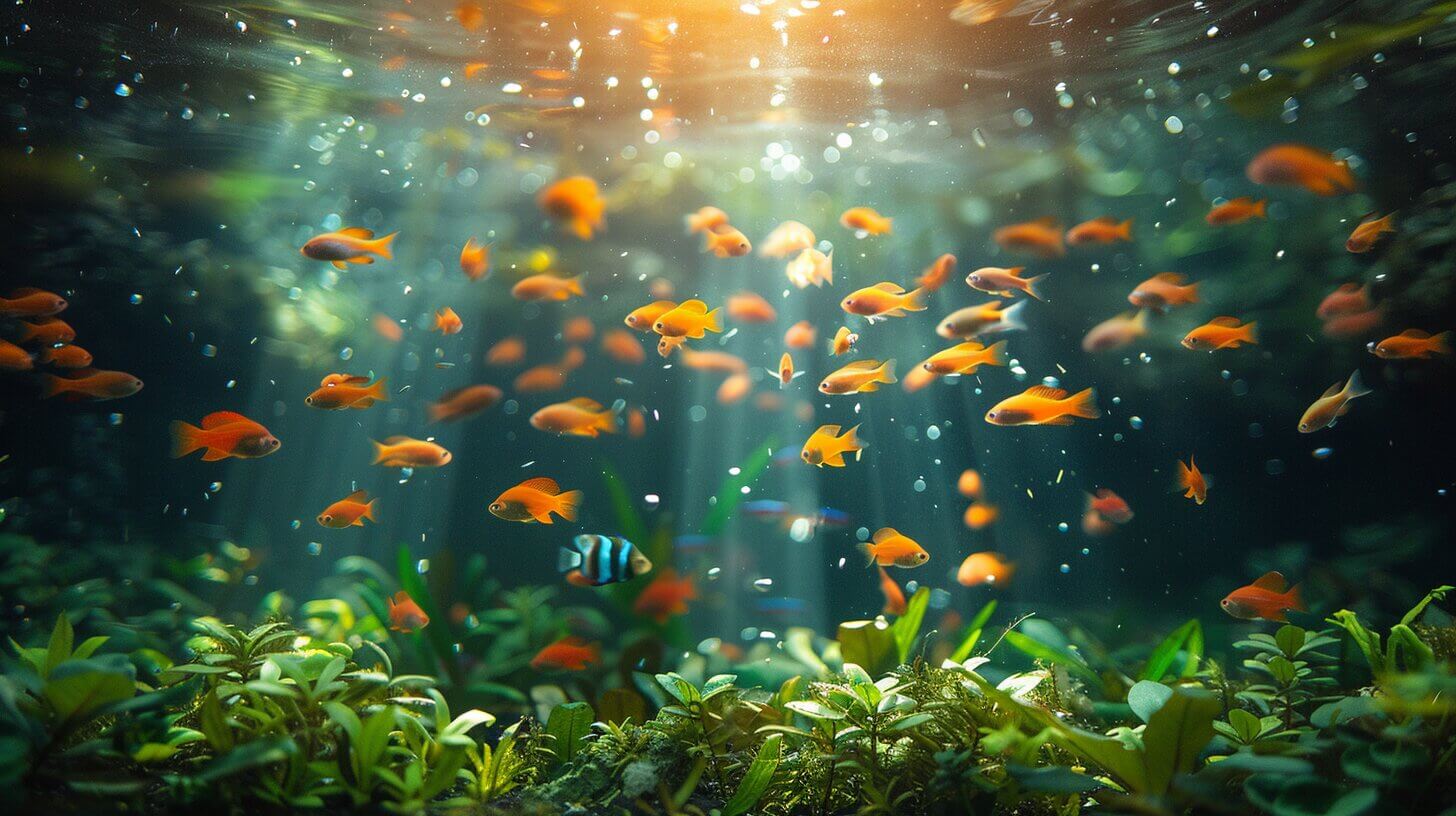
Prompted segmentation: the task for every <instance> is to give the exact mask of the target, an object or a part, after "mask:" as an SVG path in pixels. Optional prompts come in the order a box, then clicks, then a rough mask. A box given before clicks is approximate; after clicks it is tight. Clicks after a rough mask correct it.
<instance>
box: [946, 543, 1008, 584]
mask: <svg viewBox="0 0 1456 816" xmlns="http://www.w3.org/2000/svg"><path fill="white" fill-rule="evenodd" d="M1015 574H1016V564H1014V563H1012V562H1010V561H1007V560H1006V557H1005V556H1003V555H1001V554H1000V553H994V552H978V553H971V554H970V555H968V556H966V560H964V561H962V562H961V565H960V568H959V569H957V570H956V583H958V584H960V585H961V586H968V587H975V586H1005V585H1006V584H1008V583H1010V582H1011V577H1012V576H1013V575H1015Z"/></svg>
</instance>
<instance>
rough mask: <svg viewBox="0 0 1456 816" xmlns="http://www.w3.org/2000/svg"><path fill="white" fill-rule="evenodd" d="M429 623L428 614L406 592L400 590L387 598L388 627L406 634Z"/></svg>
mask: <svg viewBox="0 0 1456 816" xmlns="http://www.w3.org/2000/svg"><path fill="white" fill-rule="evenodd" d="M429 625H430V616H429V615H426V614H425V610H423V609H421V608H420V605H419V604H417V603H415V599H414V598H411V597H410V596H409V593H408V592H405V591H404V590H402V589H401V590H400V591H398V592H396V593H394V597H392V598H390V599H389V628H390V629H393V630H394V631H396V632H402V633H404V634H406V635H408V634H409V633H411V632H413V631H415V630H416V629H423V628H425V627H426V626H429Z"/></svg>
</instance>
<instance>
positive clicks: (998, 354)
mask: <svg viewBox="0 0 1456 816" xmlns="http://www.w3.org/2000/svg"><path fill="white" fill-rule="evenodd" d="M983 365H989V366H1004V365H1006V341H1005V340H1002V341H1001V342H999V343H993V344H992V345H990V346H984V345H981V344H980V343H977V342H975V341H967V342H965V343H961V344H960V345H958V346H951V347H950V348H948V349H942V350H941V351H937V352H936V353H934V354H932V355H930V359H928V360H926V361H925V362H923V363H921V367H922V368H924V369H925V370H926V371H933V372H935V373H936V374H940V375H941V376H944V375H947V374H974V373H976V369H977V368H980V367H981V366H983Z"/></svg>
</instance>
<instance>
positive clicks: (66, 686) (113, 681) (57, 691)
mask: <svg viewBox="0 0 1456 816" xmlns="http://www.w3.org/2000/svg"><path fill="white" fill-rule="evenodd" d="M43 695H44V696H45V699H46V702H47V703H49V704H50V706H51V709H52V710H54V711H55V712H56V717H57V718H58V719H59V720H61V721H63V722H68V723H74V722H79V721H82V720H85V719H87V718H90V717H93V716H95V715H96V714H98V713H100V712H101V710H102V709H104V708H105V707H106V706H109V705H112V704H114V703H119V702H121V701H122V700H129V699H131V698H132V697H134V696H135V695H136V667H135V666H133V665H132V664H131V661H130V660H127V659H126V657H125V656H124V655H119V654H110V655H103V656H101V657H93V658H89V659H87V660H67V661H65V662H63V663H61V664H59V665H58V666H56V667H55V670H54V671H52V672H51V675H50V679H49V680H47V681H46V684H45V688H44V690H43Z"/></svg>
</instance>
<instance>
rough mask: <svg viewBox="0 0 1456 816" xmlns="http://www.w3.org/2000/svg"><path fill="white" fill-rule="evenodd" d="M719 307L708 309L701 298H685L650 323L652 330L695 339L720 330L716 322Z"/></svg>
mask: <svg viewBox="0 0 1456 816" xmlns="http://www.w3.org/2000/svg"><path fill="white" fill-rule="evenodd" d="M722 311H723V310H722V309H721V308H719V309H713V310H712V311H709V310H708V304H706V303H704V302H702V301H701V300H685V301H683V302H682V303H681V304H680V305H679V306H678V307H677V308H675V309H673V310H672V311H670V312H666V313H664V314H663V315H662V316H660V317H658V318H657V320H656V321H654V322H653V324H652V330H653V331H655V332H657V333H658V334H660V335H662V336H663V337H686V338H689V339H691V340H697V339H699V338H701V337H703V336H704V335H705V334H706V333H707V332H715V333H717V332H722V331H723V326H722V325H720V324H719V322H718V314H719V313H720V312H722Z"/></svg>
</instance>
